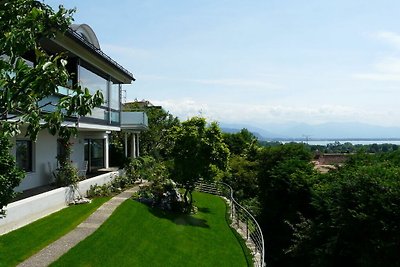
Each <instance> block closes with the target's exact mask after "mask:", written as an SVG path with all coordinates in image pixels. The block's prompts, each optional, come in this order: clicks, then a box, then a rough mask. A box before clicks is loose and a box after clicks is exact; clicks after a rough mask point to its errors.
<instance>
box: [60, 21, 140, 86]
mask: <svg viewBox="0 0 400 267" xmlns="http://www.w3.org/2000/svg"><path fill="white" fill-rule="evenodd" d="M66 34H67V35H68V36H70V37H72V38H74V39H75V40H77V41H78V42H80V43H81V44H83V45H84V46H86V47H87V48H88V49H89V51H91V52H93V53H95V54H97V55H98V56H100V57H101V58H103V59H104V60H106V61H108V62H109V63H111V64H112V65H114V66H115V67H116V68H117V69H119V70H120V71H122V72H123V73H125V74H126V75H127V76H129V77H130V78H131V79H132V80H133V81H135V80H136V79H135V77H133V74H132V73H131V72H130V71H128V70H127V69H125V68H124V67H122V66H121V65H120V64H118V63H117V62H116V61H115V60H113V59H112V58H111V57H110V56H108V55H107V54H105V53H104V52H103V51H101V50H100V49H99V48H97V47H95V46H94V45H93V44H92V43H90V42H89V41H87V40H86V39H85V38H83V37H82V35H80V34H79V33H78V32H76V31H74V30H73V29H72V28H68V30H67V32H66Z"/></svg>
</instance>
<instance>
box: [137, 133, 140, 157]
mask: <svg viewBox="0 0 400 267" xmlns="http://www.w3.org/2000/svg"><path fill="white" fill-rule="evenodd" d="M139 136H140V134H139V133H138V134H137V156H138V157H140V149H139V148H140V146H139Z"/></svg>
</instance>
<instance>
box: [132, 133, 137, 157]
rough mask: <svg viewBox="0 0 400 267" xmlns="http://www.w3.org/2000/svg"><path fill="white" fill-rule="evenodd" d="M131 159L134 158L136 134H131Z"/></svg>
mask: <svg viewBox="0 0 400 267" xmlns="http://www.w3.org/2000/svg"><path fill="white" fill-rule="evenodd" d="M131 157H132V158H134V159H135V158H136V134H135V133H133V134H132V153H131Z"/></svg>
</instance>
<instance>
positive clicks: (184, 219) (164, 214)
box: [147, 206, 210, 228]
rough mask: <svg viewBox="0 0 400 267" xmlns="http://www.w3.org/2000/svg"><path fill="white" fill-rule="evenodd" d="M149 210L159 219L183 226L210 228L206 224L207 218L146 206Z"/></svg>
mask: <svg viewBox="0 0 400 267" xmlns="http://www.w3.org/2000/svg"><path fill="white" fill-rule="evenodd" d="M147 208H148V210H149V212H150V213H151V214H153V215H154V216H156V217H157V218H160V219H167V220H170V221H171V222H173V223H175V224H176V225H185V226H195V227H202V228H210V226H209V225H208V224H207V220H204V219H199V218H196V217H194V216H192V215H189V214H179V213H173V212H168V211H164V210H161V209H159V208H153V207H150V206H147Z"/></svg>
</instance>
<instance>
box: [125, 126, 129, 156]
mask: <svg viewBox="0 0 400 267" xmlns="http://www.w3.org/2000/svg"><path fill="white" fill-rule="evenodd" d="M125 157H128V133H127V132H125Z"/></svg>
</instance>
